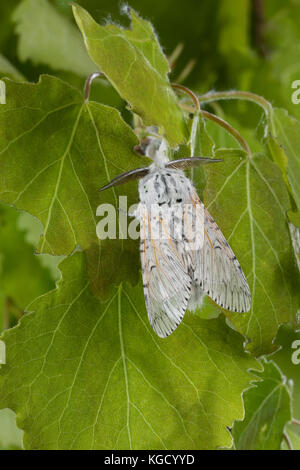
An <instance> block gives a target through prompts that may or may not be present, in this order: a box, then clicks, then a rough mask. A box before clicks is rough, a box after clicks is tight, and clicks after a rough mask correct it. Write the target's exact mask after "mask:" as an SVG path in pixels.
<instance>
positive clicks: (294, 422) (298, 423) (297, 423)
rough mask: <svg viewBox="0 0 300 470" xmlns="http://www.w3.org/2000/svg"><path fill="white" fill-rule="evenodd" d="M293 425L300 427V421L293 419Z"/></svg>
mask: <svg viewBox="0 0 300 470" xmlns="http://www.w3.org/2000/svg"><path fill="white" fill-rule="evenodd" d="M292 424H296V426H300V421H299V419H296V418H293V419H292Z"/></svg>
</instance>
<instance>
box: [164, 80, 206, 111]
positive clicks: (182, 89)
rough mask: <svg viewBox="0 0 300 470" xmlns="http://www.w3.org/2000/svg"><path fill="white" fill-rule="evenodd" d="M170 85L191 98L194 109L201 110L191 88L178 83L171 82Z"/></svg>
mask: <svg viewBox="0 0 300 470" xmlns="http://www.w3.org/2000/svg"><path fill="white" fill-rule="evenodd" d="M171 87H172V88H174V89H175V90H179V91H181V92H182V93H185V94H186V95H188V96H189V97H190V98H191V100H192V101H193V103H194V105H195V108H196V111H197V112H200V111H201V108H200V103H199V100H198V98H197V96H196V95H195V93H194V92H193V91H192V90H190V89H189V88H187V87H186V86H184V85H179V84H178V83H171ZM193 112H194V111H193Z"/></svg>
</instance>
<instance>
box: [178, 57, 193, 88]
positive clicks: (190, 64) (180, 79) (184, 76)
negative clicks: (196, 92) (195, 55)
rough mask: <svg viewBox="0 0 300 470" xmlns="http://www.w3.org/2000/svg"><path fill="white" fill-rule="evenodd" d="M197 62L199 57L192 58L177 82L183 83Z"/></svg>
mask: <svg viewBox="0 0 300 470" xmlns="http://www.w3.org/2000/svg"><path fill="white" fill-rule="evenodd" d="M196 63H197V59H191V60H189V61H188V63H187V64H186V66H185V67H184V69H183V70H182V72H181V73H180V75H179V76H178V78H177V79H176V82H177V83H182V82H183V81H184V80H185V79H186V78H187V77H188V76H189V75H190V73H191V72H192V70H193V69H194V67H195V65H196Z"/></svg>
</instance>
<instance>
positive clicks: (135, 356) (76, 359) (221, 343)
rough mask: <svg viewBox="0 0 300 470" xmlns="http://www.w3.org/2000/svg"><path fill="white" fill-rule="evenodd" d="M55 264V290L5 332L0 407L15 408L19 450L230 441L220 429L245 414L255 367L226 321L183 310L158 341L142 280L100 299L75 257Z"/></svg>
mask: <svg viewBox="0 0 300 470" xmlns="http://www.w3.org/2000/svg"><path fill="white" fill-rule="evenodd" d="M61 270H62V276H63V277H62V280H61V281H60V282H59V285H58V288H57V289H56V290H55V291H52V292H50V293H48V294H46V295H44V296H42V297H40V298H39V299H37V300H36V301H34V302H33V303H32V304H31V305H30V306H29V309H30V310H31V311H34V313H29V314H27V315H26V316H25V317H24V318H23V319H22V321H21V323H20V325H19V326H18V327H16V328H14V329H13V330H11V331H8V332H6V333H5V334H4V336H3V339H4V341H5V343H6V346H7V364H6V365H4V366H3V367H2V369H1V371H0V373H1V381H0V406H1V407H4V406H6V407H7V406H8V407H10V408H11V409H13V410H14V411H15V412H16V414H17V422H18V425H19V426H20V428H21V429H24V431H25V434H24V443H25V447H26V448H35V449H36V448H38V449H71V448H74V449H79V448H80V449H92V448H95V449H114V448H116V449H130V448H133V449H164V448H167V449H201V448H211V449H214V448H216V447H217V446H223V447H224V446H230V445H231V437H230V435H229V433H228V431H227V429H226V426H231V425H232V422H233V420H234V419H242V418H243V404H242V397H241V394H242V392H243V390H245V389H246V388H247V387H249V385H250V383H251V381H252V380H255V377H254V376H253V375H252V374H250V373H249V372H248V370H249V368H257V367H258V363H257V362H256V360H255V359H253V358H251V357H250V356H249V355H248V354H246V353H245V352H243V347H242V338H241V337H240V335H239V334H238V333H236V332H234V331H233V330H231V329H230V328H228V327H227V325H226V324H225V322H224V318H218V319H215V320H208V321H207V320H206V321H205V320H201V319H199V318H198V317H197V316H196V315H186V317H185V319H184V321H183V323H182V324H181V325H180V326H179V328H178V330H176V332H175V333H174V334H173V335H171V336H170V337H169V338H167V339H160V338H158V337H157V336H156V335H155V333H154V332H153V330H152V328H151V326H150V324H149V322H148V319H147V314H146V311H145V303H144V295H143V289H142V285H141V284H140V285H139V286H138V287H136V288H131V287H128V285H126V286H123V287H122V286H120V287H119V288H118V289H117V290H116V291H115V292H114V294H113V295H112V297H111V298H110V299H109V300H108V301H107V302H105V303H104V302H100V301H98V300H97V299H96V298H95V297H93V296H92V295H91V294H90V290H89V280H88V277H87V274H86V268H85V262H84V255H83V254H82V253H78V252H77V253H75V254H74V255H73V256H72V257H69V258H67V259H66V260H64V261H63V263H62V264H61ZM154 365H155V366H154Z"/></svg>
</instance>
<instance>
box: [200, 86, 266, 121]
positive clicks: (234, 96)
mask: <svg viewBox="0 0 300 470" xmlns="http://www.w3.org/2000/svg"><path fill="white" fill-rule="evenodd" d="M198 99H199V101H200V103H209V102H212V101H219V100H246V101H251V102H252V103H256V104H257V105H258V106H261V107H262V108H263V109H264V111H265V113H266V114H267V115H268V116H269V115H270V114H271V113H272V109H273V108H272V105H271V103H270V102H269V101H268V100H266V99H265V98H263V97H262V96H260V95H256V94H255V93H250V92H249V91H236V90H230V91H216V92H214V91H212V92H209V93H206V94H205V95H200V96H198Z"/></svg>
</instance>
